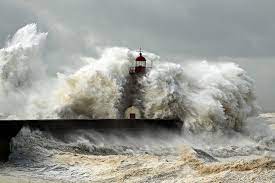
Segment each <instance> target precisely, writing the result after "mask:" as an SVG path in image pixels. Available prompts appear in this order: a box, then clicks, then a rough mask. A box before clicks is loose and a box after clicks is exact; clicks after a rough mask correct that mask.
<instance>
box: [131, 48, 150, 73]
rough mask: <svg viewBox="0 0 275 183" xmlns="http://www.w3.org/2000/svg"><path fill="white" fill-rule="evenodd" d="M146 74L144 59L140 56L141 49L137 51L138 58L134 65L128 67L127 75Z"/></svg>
mask: <svg viewBox="0 0 275 183" xmlns="http://www.w3.org/2000/svg"><path fill="white" fill-rule="evenodd" d="M145 73H146V59H145V58H144V57H143V55H142V50H141V48H140V49H139V56H138V57H137V58H136V60H135V65H134V66H132V67H130V69H129V74H132V75H134V74H145Z"/></svg>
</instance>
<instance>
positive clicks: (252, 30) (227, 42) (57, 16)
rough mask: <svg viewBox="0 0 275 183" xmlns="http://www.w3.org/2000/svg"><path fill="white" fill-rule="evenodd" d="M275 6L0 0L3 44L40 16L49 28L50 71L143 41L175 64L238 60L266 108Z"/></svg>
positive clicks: (271, 93) (248, 1)
mask: <svg viewBox="0 0 275 183" xmlns="http://www.w3.org/2000/svg"><path fill="white" fill-rule="evenodd" d="M274 7H275V1H272V0H261V1H256V0H255V1H254V0H230V1H229V0H201V1H199V0H169V1H168V0H167V1H161V0H138V1H130V0H116V1H110V0H47V1H45V0H0V22H1V27H0V46H1V47H3V46H4V44H5V41H6V40H7V37H8V35H12V34H13V33H14V32H15V31H16V30H17V29H18V28H20V27H22V26H24V25H26V24H28V23H33V22H35V23H37V24H38V27H39V29H40V30H41V31H46V32H49V39H48V42H47V52H46V53H45V55H44V56H45V58H46V59H45V60H46V61H47V62H48V64H49V67H50V68H51V69H52V70H55V69H56V70H58V68H60V67H61V66H63V65H66V64H73V61H72V60H73V58H74V56H76V55H85V56H94V55H95V54H96V51H95V50H96V48H97V47H105V46H109V47H110V46H124V47H128V48H131V49H136V48H138V47H139V46H142V47H143V48H144V49H146V50H147V51H150V52H154V53H156V54H158V55H160V56H161V57H162V58H165V59H170V60H173V61H176V62H182V61H185V60H193V59H194V60H197V59H198V60H199V59H206V60H209V61H220V62H222V61H233V62H237V63H238V64H240V65H241V67H243V68H244V69H246V70H247V72H248V73H249V75H250V76H251V77H252V78H254V79H255V81H256V90H257V95H258V101H259V103H260V105H261V106H262V107H263V110H264V111H275V103H274V101H273V100H274V98H275V82H274V80H275V73H274V72H273V69H274V68H275V59H274V58H275V51H274V49H275V21H274V18H275V11H274Z"/></svg>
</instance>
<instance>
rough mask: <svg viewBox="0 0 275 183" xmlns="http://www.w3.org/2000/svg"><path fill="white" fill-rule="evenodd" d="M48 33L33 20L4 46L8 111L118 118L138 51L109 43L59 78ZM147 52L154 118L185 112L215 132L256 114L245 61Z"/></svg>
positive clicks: (147, 104)
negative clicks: (170, 57)
mask: <svg viewBox="0 0 275 183" xmlns="http://www.w3.org/2000/svg"><path fill="white" fill-rule="evenodd" d="M46 37H47V33H40V32H38V31H37V27H36V25H35V24H30V25H27V26H25V27H23V28H21V29H19V30H18V31H17V33H16V34H15V35H14V37H13V38H12V39H11V40H10V41H9V42H8V43H7V46H6V47H5V48H3V49H1V51H0V60H1V67H0V73H1V92H0V93H1V95H0V98H1V101H2V102H1V109H2V108H3V110H1V111H2V112H4V113H7V116H8V118H9V119H14V118H17V119H22V118H25V119H26V118H27V119H42V118H90V119H95V118H118V117H119V115H118V108H119V105H120V103H121V101H122V100H123V98H122V93H123V90H124V85H125V83H126V78H127V76H128V74H129V67H130V66H131V65H132V64H133V62H134V59H135V57H136V56H137V53H136V52H135V51H132V50H130V49H128V48H120V47H113V48H106V49H103V50H102V51H101V53H100V54H101V56H99V58H98V59H96V58H85V60H86V62H87V65H85V66H83V67H82V68H80V69H79V70H78V71H76V72H75V73H71V74H62V73H57V77H55V78H53V77H49V76H46V74H45V73H46V72H45V70H46V68H45V66H44V65H43V64H42V61H41V57H40V54H41V51H43V50H42V49H43V44H44V42H45V39H46ZM144 56H145V57H146V59H147V61H148V62H152V61H153V62H154V66H153V68H152V69H150V70H149V71H148V73H147V74H146V75H145V76H144V77H143V78H142V81H141V83H142V84H143V87H142V88H143V89H142V92H141V94H142V96H141V98H142V99H143V106H144V111H143V112H144V114H145V117H146V118H156V119H157V118H163V119H169V118H179V119H181V120H183V121H184V128H185V129H190V130H191V131H200V130H208V131H212V130H217V129H227V128H229V129H239V128H240V127H241V126H242V122H243V121H244V120H246V118H247V117H249V116H251V115H253V114H256V112H257V104H256V102H255V101H256V100H255V93H254V83H253V81H252V80H251V79H250V78H249V77H248V76H247V74H246V72H245V71H244V70H243V69H241V68H240V67H239V66H238V65H236V64H234V63H212V62H207V61H202V62H193V63H184V62H183V63H182V64H175V63H171V62H169V61H161V60H160V57H159V56H157V55H155V54H153V53H148V52H145V53H144ZM79 59H81V58H79ZM37 83H38V84H37ZM9 96H12V97H9ZM7 103H8V107H7V106H6V104H7ZM4 108H6V109H5V110H4ZM17 109H18V110H17Z"/></svg>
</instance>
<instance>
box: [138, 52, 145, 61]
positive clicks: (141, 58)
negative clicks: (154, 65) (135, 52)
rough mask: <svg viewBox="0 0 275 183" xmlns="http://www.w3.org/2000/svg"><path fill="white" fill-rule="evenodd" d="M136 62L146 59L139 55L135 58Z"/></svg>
mask: <svg viewBox="0 0 275 183" xmlns="http://www.w3.org/2000/svg"><path fill="white" fill-rule="evenodd" d="M136 61H146V59H145V58H144V57H143V56H142V54H141V53H139V56H138V57H137V58H136Z"/></svg>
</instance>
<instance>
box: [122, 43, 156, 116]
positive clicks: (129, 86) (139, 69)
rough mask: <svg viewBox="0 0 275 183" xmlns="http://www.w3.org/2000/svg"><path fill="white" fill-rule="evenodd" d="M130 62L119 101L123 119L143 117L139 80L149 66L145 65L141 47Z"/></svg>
mask: <svg viewBox="0 0 275 183" xmlns="http://www.w3.org/2000/svg"><path fill="white" fill-rule="evenodd" d="M131 62H132V63H131V64H132V65H131V66H130V67H129V75H128V77H127V82H126V83H125V85H124V87H123V89H124V90H123V95H122V98H121V103H120V105H121V107H120V117H121V118H124V119H143V118H144V107H143V100H142V88H143V86H142V84H141V80H142V79H143V77H144V76H145V75H146V73H147V72H148V71H149V69H150V68H151V67H147V63H146V62H147V61H146V58H145V57H144V56H143V54H142V50H141V48H140V49H139V51H138V56H137V57H136V59H135V60H133V61H131Z"/></svg>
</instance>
